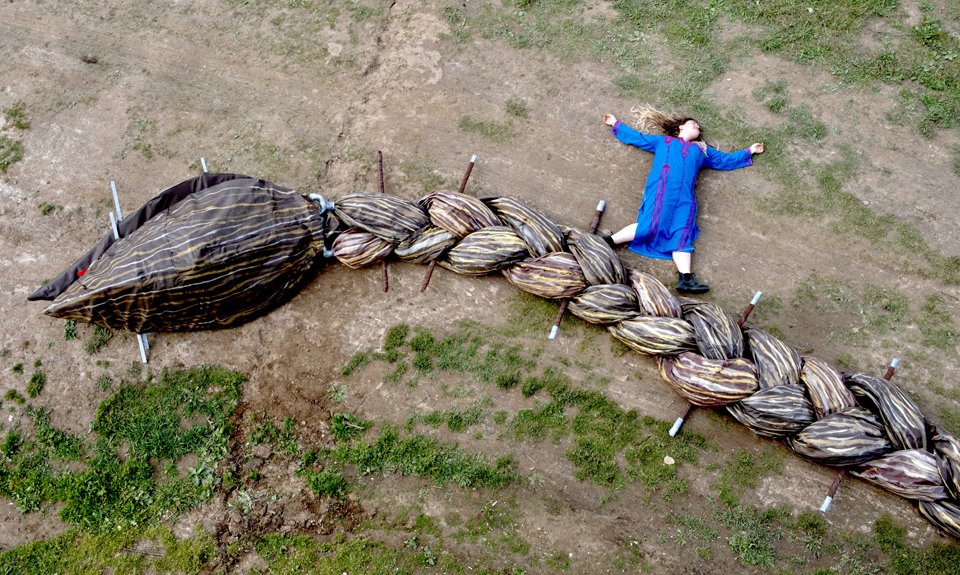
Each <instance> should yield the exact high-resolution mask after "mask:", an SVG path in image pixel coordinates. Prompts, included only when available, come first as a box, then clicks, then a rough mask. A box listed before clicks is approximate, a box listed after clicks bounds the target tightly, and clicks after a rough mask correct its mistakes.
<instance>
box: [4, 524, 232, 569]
mask: <svg viewBox="0 0 960 575" xmlns="http://www.w3.org/2000/svg"><path fill="white" fill-rule="evenodd" d="M215 547H216V544H215V541H214V538H213V537H212V536H211V535H210V534H209V533H207V532H206V531H204V530H203V529H198V530H197V531H196V533H195V534H194V535H192V536H191V537H188V538H181V537H177V536H176V535H174V533H173V532H172V531H171V529H169V528H167V527H151V528H148V529H146V530H144V529H143V527H140V526H138V527H134V528H132V529H124V530H120V531H116V530H114V531H111V532H109V533H103V534H86V533H80V532H78V531H76V530H70V531H68V532H67V533H65V534H63V535H60V536H58V537H55V538H53V539H48V540H43V541H35V542H32V543H27V544H26V545H22V546H20V547H16V548H14V549H9V550H5V551H3V552H0V573H17V574H20V575H48V574H50V573H201V572H205V571H206V570H208V569H209V568H210V566H211V563H212V562H214V560H215V558H216V548H215ZM133 549H143V550H146V551H145V552H131V550H133Z"/></svg>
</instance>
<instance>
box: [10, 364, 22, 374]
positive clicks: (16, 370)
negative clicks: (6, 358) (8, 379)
mask: <svg viewBox="0 0 960 575" xmlns="http://www.w3.org/2000/svg"><path fill="white" fill-rule="evenodd" d="M10 371H12V372H13V373H16V374H21V373H23V362H22V361H18V362H17V363H15V364H13V367H11V368H10Z"/></svg>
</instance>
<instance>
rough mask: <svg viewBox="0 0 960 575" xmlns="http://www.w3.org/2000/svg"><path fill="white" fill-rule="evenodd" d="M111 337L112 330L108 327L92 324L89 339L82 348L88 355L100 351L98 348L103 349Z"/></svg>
mask: <svg viewBox="0 0 960 575" xmlns="http://www.w3.org/2000/svg"><path fill="white" fill-rule="evenodd" d="M111 339H113V331H111V330H110V328H106V327H103V326H102V325H95V326H93V335H92V336H91V337H90V341H88V342H87V345H86V347H85V348H84V349H86V351H87V353H88V354H90V355H94V354H96V353H100V350H101V349H103V348H104V346H106V345H107V343H108V342H109V341H110V340H111Z"/></svg>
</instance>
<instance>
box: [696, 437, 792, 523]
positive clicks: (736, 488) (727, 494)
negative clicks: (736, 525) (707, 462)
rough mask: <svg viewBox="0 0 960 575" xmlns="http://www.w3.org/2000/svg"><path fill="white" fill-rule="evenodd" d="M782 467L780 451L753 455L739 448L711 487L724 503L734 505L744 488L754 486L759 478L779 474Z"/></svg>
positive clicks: (738, 502)
mask: <svg viewBox="0 0 960 575" xmlns="http://www.w3.org/2000/svg"><path fill="white" fill-rule="evenodd" d="M782 469H783V454H782V453H780V452H773V451H761V452H760V454H759V456H757V457H754V454H753V453H751V452H749V451H745V450H742V449H740V450H737V452H736V453H734V456H733V458H732V459H730V460H728V461H727V463H726V464H725V465H724V466H723V468H722V470H721V472H720V476H719V477H718V478H717V480H716V482H715V483H714V485H713V487H714V489H716V490H717V491H718V498H719V499H720V501H721V502H722V503H723V504H724V505H726V506H727V507H731V508H732V507H736V506H738V505H740V497H741V496H742V495H743V492H744V490H745V489H747V488H754V487H756V486H757V484H758V483H759V482H760V479H762V478H763V477H766V476H767V475H771V474H779V473H780V471H781V470H782Z"/></svg>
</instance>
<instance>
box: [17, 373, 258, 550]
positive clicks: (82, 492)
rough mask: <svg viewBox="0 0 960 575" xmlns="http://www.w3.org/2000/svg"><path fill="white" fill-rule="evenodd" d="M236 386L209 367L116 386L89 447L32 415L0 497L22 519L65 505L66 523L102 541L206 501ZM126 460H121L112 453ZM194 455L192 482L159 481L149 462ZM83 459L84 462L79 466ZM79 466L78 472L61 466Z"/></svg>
mask: <svg viewBox="0 0 960 575" xmlns="http://www.w3.org/2000/svg"><path fill="white" fill-rule="evenodd" d="M242 381H243V377H242V376H240V375H239V374H236V373H234V372H228V371H226V370H223V369H220V368H216V367H203V368H198V369H193V370H182V371H165V372H164V373H163V375H162V376H161V377H160V380H159V381H158V382H156V383H151V384H148V385H146V386H140V387H137V388H133V387H131V386H129V385H123V386H121V388H120V389H119V390H118V391H117V392H116V393H114V394H113V395H112V396H111V397H110V398H108V399H107V400H106V401H104V402H103V403H102V404H100V406H99V408H98V410H97V415H96V418H95V419H94V421H93V423H92V424H91V425H90V431H91V432H92V433H95V434H97V435H98V436H99V438H98V439H96V441H95V442H94V447H93V451H92V454H91V455H89V456H85V454H86V453H87V451H88V448H87V447H86V443H85V442H84V441H83V440H82V439H80V438H77V437H75V436H72V435H70V434H68V433H66V432H63V431H60V430H57V429H54V428H53V427H51V426H50V424H49V417H48V414H47V413H46V412H44V411H41V410H30V413H29V415H30V417H31V418H32V419H33V421H34V428H35V432H34V436H33V437H32V438H26V437H25V438H24V441H23V444H22V447H21V448H20V449H19V450H18V453H17V455H16V457H14V458H10V459H8V460H5V461H4V462H3V464H2V468H0V495H2V496H3V497H6V498H8V499H11V500H12V501H13V502H14V503H16V505H17V506H18V508H19V509H21V510H23V511H30V510H36V509H38V508H40V506H41V505H48V504H52V503H58V502H62V503H63V506H62V508H61V512H60V515H61V517H62V518H63V520H64V521H66V522H68V523H72V524H75V525H78V526H79V527H81V528H82V529H84V530H85V531H89V532H93V533H100V532H106V531H111V530H116V529H124V528H126V527H127V526H131V525H144V524H146V523H149V522H150V521H151V520H153V519H155V518H157V517H159V516H161V515H164V514H168V513H170V512H179V511H183V510H185V509H187V508H189V507H191V506H193V505H196V504H197V503H199V502H200V501H203V500H205V499H206V498H207V497H209V495H210V493H211V489H212V487H213V484H214V483H215V482H216V478H215V476H214V474H213V471H212V469H213V466H214V465H215V463H216V461H219V460H220V459H221V458H222V457H223V456H224V455H225V454H226V441H227V432H226V428H227V426H228V424H227V419H228V418H229V416H230V414H231V413H232V411H233V409H234V407H235V406H236V403H237V401H238V399H239V393H240V385H241V383H242ZM121 450H122V451H123V452H124V456H123V457H122V458H121V457H120V456H119V455H118V454H119V453H120V452H121ZM191 453H192V454H195V456H196V458H197V464H196V466H195V467H194V468H192V469H191V470H190V476H189V477H172V478H168V479H167V480H166V481H163V482H161V481H159V480H158V479H157V477H156V476H155V475H156V473H155V471H154V468H153V466H152V465H151V459H155V460H167V461H170V462H171V463H172V462H175V461H178V460H180V459H182V458H183V457H185V456H186V455H188V454H191ZM81 456H84V457H81ZM79 459H83V462H84V463H85V464H86V465H85V467H84V468H82V469H79V470H77V469H76V468H75V467H71V468H66V467H64V466H62V465H60V464H58V463H57V462H58V460H79Z"/></svg>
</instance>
